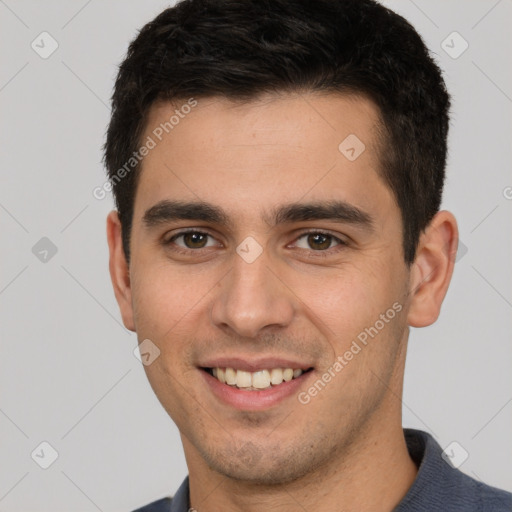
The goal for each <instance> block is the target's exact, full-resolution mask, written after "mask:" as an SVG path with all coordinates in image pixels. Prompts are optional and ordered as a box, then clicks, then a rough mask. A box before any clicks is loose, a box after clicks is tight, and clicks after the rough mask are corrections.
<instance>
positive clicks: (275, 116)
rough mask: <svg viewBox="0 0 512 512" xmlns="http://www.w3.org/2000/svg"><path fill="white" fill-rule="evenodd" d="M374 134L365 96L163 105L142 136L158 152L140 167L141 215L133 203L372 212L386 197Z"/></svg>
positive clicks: (372, 111)
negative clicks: (336, 207) (342, 207)
mask: <svg viewBox="0 0 512 512" xmlns="http://www.w3.org/2000/svg"><path fill="white" fill-rule="evenodd" d="M194 103H195V105H194ZM190 105H194V106H190ZM378 127H379V112H378V109H377V107H376V106H375V105H374V104H373V103H372V102H371V101H370V100H368V99H366V98H364V97H361V96H346V95H344V96H340V95H334V94H322V95H321V94H282V95H267V96H262V97H260V98H258V99H257V100H252V101H232V100H227V99H224V98H218V97H211V98H197V99H194V100H193V101H191V100H190V99H183V100H181V101H175V102H173V103H172V104H171V103H169V102H160V103H158V104H155V105H153V107H152V108H151V110H150V112H149V114H148V117H147V122H146V129H145V133H144V135H143V138H142V141H143V142H144V141H148V140H149V139H152V140H153V142H154V148H153V149H151V151H149V152H148V154H147V155H146V156H145V157H144V159H143V161H142V166H141V175H140V179H139V186H138V191H137V197H139V198H140V199H141V201H137V200H136V212H137V207H138V205H137V203H140V202H142V203H144V205H143V206H146V207H148V206H150V204H151V203H153V204H155V203H157V202H158V201H161V200H165V199H169V198H171V199H174V198H178V199H181V198H187V199H193V200H198V199H199V200H201V201H204V202H207V203H210V204H218V205H222V206H223V207H224V209H225V210H227V211H229V209H230V207H231V206H233V212H234V206H235V203H236V204H237V206H240V205H241V204H244V205H245V206H249V205H251V207H252V209H253V211H254V210H255V209H258V210H260V211H263V210H267V211H268V210H269V209H271V208H273V207H275V206H276V205H278V204H284V203H296V202H297V201H298V200H300V199H301V198H304V199H306V198H307V200H308V201H315V200H325V199H328V200H329V199H332V200H345V201H349V202H351V203H352V204H355V205H356V206H360V207H362V208H363V209H367V206H368V205H369V204H370V203H372V202H373V203H376V202H379V201H380V200H381V199H382V197H380V196H382V195H384V196H387V198H388V199H389V190H388V189H387V187H386V186H385V185H384V183H383V181H382V180H381V178H380V173H379V172H378V168H379V149H380V148H379V143H380V141H379V138H378V132H379V131H378ZM379 197H380V199H379ZM384 199H385V198H384ZM141 208H142V205H141Z"/></svg>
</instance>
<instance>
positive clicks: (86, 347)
mask: <svg viewBox="0 0 512 512" xmlns="http://www.w3.org/2000/svg"><path fill="white" fill-rule="evenodd" d="M386 5H388V6H390V7H392V8H394V9H395V10H396V11H398V12H399V13H401V14H403V15H404V16H405V17H407V18H408V19H409V20H410V21H411V22H412V23H413V25H414V26H415V27H416V28H417V29H418V31H419V32H420V33H421V34H422V36H423V37H424V38H425V40H426V42H427V44H428V45H429V47H430V48H431V49H432V51H433V52H434V53H435V54H436V55H437V59H438V62H439V64H440V65H441V67H442V68H443V70H444V72H445V76H446V80H447V84H448V88H449V90H450V92H451V93H452V95H453V98H454V99H453V119H452V129H451V135H450V159H449V166H448V180H447V184H446V193H445V197H444V207H445V208H447V209H450V210H451V211H452V212H454V214H455V215H456V216H457V218H458V221H459V226H460V234H461V240H462V243H463V244H464V246H463V248H462V249H463V250H462V251H461V252H460V254H459V260H458V262H457V265H456V269H455V275H454V277H453V281H452V285H451V288H450V290H449V292H448V296H447V298H446V300H445V303H444V309H443V313H442V315H441V317H440V319H439V321H438V322H437V323H436V324H435V325H433V326H431V327H429V328H425V329H420V330H414V329H413V330H412V334H411V342H410V348H409V359H408V364H407V368H406V378H405V381H406V383H405V395H404V400H403V403H404V425H406V426H411V427H418V428H422V429H424V430H427V431H429V432H431V433H433V434H434V435H435V437H436V438H437V439H438V440H439V442H440V443H441V445H442V446H443V447H445V446H447V445H449V444H450V443H451V442H452V441H457V442H458V443H459V445H460V447H462V448H463V449H464V450H466V451H467V452H468V453H469V457H468V458H467V460H466V461H465V462H464V463H463V464H462V465H461V470H463V471H465V472H466V473H468V474H470V475H472V476H473V477H475V478H477V479H479V480H482V481H484V482H487V483H491V484H493V485H496V486H499V487H503V488H506V489H508V490H512V481H511V478H510V475H512V457H511V455H512V453H511V452H512V436H511V435H510V433H511V431H512V430H511V427H512V403H511V402H512V385H511V383H512V377H511V371H510V369H511V363H512V345H511V343H510V338H511V337H510V332H511V327H512V315H511V308H512V303H511V301H512V292H511V281H512V279H511V277H512V276H511V265H510V261H512V254H511V253H512V247H511V239H512V236H511V234H512V226H511V220H512V216H511V209H512V200H511V199H510V198H511V197H512V188H510V187H512V176H511V173H510V163H511V161H512V158H511V144H510V137H511V132H512V130H511V124H512V123H511V110H512V109H511V107H512V99H511V98H512V76H511V74H512V73H511V66H510V60H509V59H510V49H511V48H510V47H511V42H512V41H511V32H512V31H511V30H510V29H511V27H510V20H512V1H511V0H501V1H494V0H493V1H483V0H480V1H468V0H465V1H458V2H455V1H451V2H447V1H445V0H438V1H420V0H415V1H409V0H403V1H388V2H386ZM166 6H168V2H162V1H157V0H153V1H146V2H133V1H132V2H126V1H124V2H121V1H120V0H116V1H102V2H100V1H99V0H92V1H91V0H90V1H88V2H85V1H67V2H65V1H63V0H61V1H45V2H40V1H26V0H20V1H14V0H0V19H1V29H0V38H1V41H0V48H1V51H2V61H1V62H2V64H1V66H0V101H1V108H2V111H1V112H2V115H1V118H0V130H1V149H0V151H1V167H0V168H1V173H2V182H1V183H2V186H1V188H0V219H1V237H0V246H1V265H0V326H1V336H2V337H1V355H0V437H1V445H0V446H1V454H0V511H7V510H9V511H13V512H15V511H24V512H27V511H31V510H33V511H50V510H51V511H53V512H59V511H70V510H72V511H95V510H102V511H128V510H131V509H133V508H135V507H136V506H139V505H141V504H143V503H147V502H149V501H151V500H153V499H156V498H158V497H161V496H165V495H168V494H169V493H173V492H174V491H175V490H176V489H177V487H178V486H179V484H180V483H181V481H182V479H183V478H184V476H185V475H186V473H187V470H186V466H185V462H184V457H183V454H182V449H181V443H180V439H179V436H178V432H177V429H176V427H175V426H174V424H173V423H172V421H171V420H170V419H169V418H168V416H167V415H166V413H165V412H164V410H163V409H162V408H161V406H160V404H159V403H158V401H157V399H156V398H155V396H154V395H153V393H152V391H151V388H150V387H149V384H148V383H147V380H146V377H145V374H144V372H143V370H142V366H141V363H140V362H139V361H138V360H137V359H136V358H135V357H134V355H133V350H134V348H135V347H136V344H137V341H136V336H135V335H134V334H132V333H130V332H128V331H127V330H126V329H125V328H124V327H123V325H122V323H121V320H120V315H119V313H118V309H117V304H116V303H115V300H114V295H113V292H112V289H111V284H110V277H109V275H108V268H107V257H108V255H107V244H106V238H105V216H106V214H107V212H108V211H109V210H110V209H111V208H112V200H111V198H110V196H108V197H107V198H105V199H103V200H101V201H100V200H97V199H95V198H94V197H93V195H92V190H93V189H94V187H96V186H101V185H102V184H103V183H104V181H105V177H104V169H103V168H102V165H101V156H102V155H101V149H100V148H101V145H102V143H103V141H104V132H105V129H106V126H107V122H108V120H109V106H108V105H109V98H110V94H111V91H112V86H113V80H114V77H115V74H116V66H117V65H118V64H119V63H120V61H121V59H122V57H123V55H124V54H125V52H126V49H127V45H128V43H129V41H131V40H132V38H133V37H134V36H135V34H136V30H137V29H138V28H141V27H142V25H143V24H144V23H146V22H147V21H149V20H150V19H152V18H153V17H154V16H155V15H156V14H157V13H159V12H160V11H161V10H162V9H163V8H164V7H166ZM43 31H47V32H49V33H50V34H51V36H52V37H53V38H54V39H55V40H56V41H57V42H58V45H59V46H58V49H57V50H56V51H55V52H54V53H53V54H52V55H51V56H50V57H48V58H47V59H43V58H41V57H40V56H39V54H38V53H36V51H34V50H33V49H32V47H31V43H32V41H33V40H36V43H37V42H38V41H39V45H40V46H42V45H43V44H44V47H45V49H46V50H47V49H48V48H49V47H50V46H49V40H48V39H47V40H45V41H46V42H44V43H41V42H40V38H38V36H39V34H40V33H41V32H43ZM454 31H457V32H458V33H460V35H461V36H462V37H463V38H464V40H466V41H467V42H468V44H469V47H468V49H467V50H466V51H465V52H464V53H462V55H460V56H459V57H458V58H452V57H451V56H450V55H448V54H447V53H446V51H445V50H443V48H442V46H441V44H442V42H443V41H444V40H446V41H447V42H446V43H444V44H445V47H446V45H449V46H451V48H449V47H448V51H449V52H451V53H452V55H454V54H456V53H458V52H459V51H460V50H461V49H462V48H463V46H462V45H463V44H464V43H463V41H462V40H461V39H460V38H458V36H455V39H454V37H453V36H451V37H450V38H448V39H446V38H447V36H449V35H450V34H451V33H452V32H454ZM507 187H508V188H507ZM42 237H47V238H48V239H50V240H51V242H52V243H53V244H54V246H55V247H56V248H57V252H56V254H54V255H52V252H51V248H48V246H47V245H45V244H48V242H47V241H43V242H39V245H36V244H37V243H38V241H39V240H40V239H41V238H42ZM41 244H42V245H41ZM34 246H36V249H34V250H33V247H34ZM45 250H48V251H49V252H47V253H45V252H44V251H45ZM34 252H35V254H34ZM41 258H42V259H43V260H44V259H45V258H46V261H41ZM43 441H46V442H48V443H50V445H51V446H52V447H53V448H54V449H55V450H56V451H57V452H58V458H57V460H56V461H55V462H54V463H53V464H52V465H51V466H50V467H49V468H48V469H42V468H41V467H40V466H39V465H38V464H37V463H36V461H37V462H38V463H39V464H41V463H44V462H45V461H46V462H49V461H51V460H50V458H51V451H50V450H49V449H48V448H44V447H43V448H39V451H38V450H36V454H37V453H38V454H39V456H37V455H35V456H34V459H33V458H32V457H31V454H32V452H33V451H34V450H35V449H36V448H38V447H39V445H40V443H41V442H43ZM41 449H42V450H43V451H41ZM456 449H457V450H459V451H458V452H457V453H456V456H457V457H460V453H463V452H461V451H460V448H459V447H458V445H457V448H456Z"/></svg>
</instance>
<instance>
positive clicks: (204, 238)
mask: <svg viewBox="0 0 512 512" xmlns="http://www.w3.org/2000/svg"><path fill="white" fill-rule="evenodd" d="M165 245H169V246H172V245H174V246H176V247H177V248H179V249H184V250H186V249H204V248H205V247H212V246H214V245H215V241H214V239H213V238H212V236H211V235H209V234H208V233H203V232H202V231H184V232H181V233H178V234H176V235H174V236H173V237H171V238H170V239H169V240H168V241H167V242H165Z"/></svg>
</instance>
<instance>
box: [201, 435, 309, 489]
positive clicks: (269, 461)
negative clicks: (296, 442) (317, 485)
mask: <svg viewBox="0 0 512 512" xmlns="http://www.w3.org/2000/svg"><path fill="white" fill-rule="evenodd" d="M308 449H309V447H308V448H304V447H303V448H302V450H301V449H289V450H287V451H286V452H285V451H284V450H283V449H282V448H281V449H280V448H279V447H265V448H263V447H261V446H257V445H255V444H254V443H252V442H247V443H246V444H244V445H242V446H241V447H240V448H238V449H236V448H235V447H231V448H229V449H228V450H226V451H225V452H224V453H222V454H220V453H218V452H216V453H211V452H210V453H208V454H206V453H204V452H203V454H202V455H203V458H204V460H205V461H206V462H207V464H208V466H209V467H210V468H211V469H212V470H213V471H215V472H217V473H219V474H221V475H224V476H225V477H227V478H230V479H232V480H235V481H239V482H241V483H242V482H243V483H248V484H251V485H261V486H272V485H281V484H286V483H289V482H292V481H295V480H298V479H300V478H301V477H304V476H305V475H307V474H308V473H309V472H310V471H312V470H313V469H314V468H313V466H314V465H315V462H316V465H318V462H319V461H315V460H313V459H312V454H310V453H307V452H308ZM316 456H317V457H318V453H316Z"/></svg>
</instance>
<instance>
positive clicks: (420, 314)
mask: <svg viewBox="0 0 512 512" xmlns="http://www.w3.org/2000/svg"><path fill="white" fill-rule="evenodd" d="M458 243H459V231H458V228H457V221H456V220H455V217H454V216H453V215H452V214H451V213H450V212H447V211H440V212H438V213H437V214H436V215H435V216H434V218H433V219H432V220H431V221H430V223H429V225H428V226H427V228H426V229H425V231H424V232H423V233H422V235H421V236H420V241H419V244H418V249H417V251H416V258H415V260H414V263H413V267H412V270H411V280H410V289H409V294H410V296H411V302H410V308H409V312H408V316H407V321H408V324H409V325H410V326H411V327H426V326H427V325H431V324H433V323H434V322H435V321H436V320H437V318H438V317H439V312H440V310H441V304H442V302H443V300H444V297H445V295H446V292H447V291H448V286H449V284H450V280H451V278H452V274H453V268H454V266H455V258H456V255H457V246H458Z"/></svg>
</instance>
